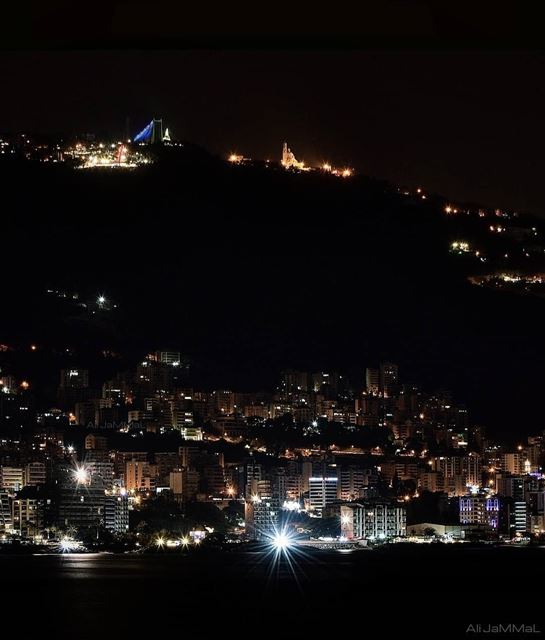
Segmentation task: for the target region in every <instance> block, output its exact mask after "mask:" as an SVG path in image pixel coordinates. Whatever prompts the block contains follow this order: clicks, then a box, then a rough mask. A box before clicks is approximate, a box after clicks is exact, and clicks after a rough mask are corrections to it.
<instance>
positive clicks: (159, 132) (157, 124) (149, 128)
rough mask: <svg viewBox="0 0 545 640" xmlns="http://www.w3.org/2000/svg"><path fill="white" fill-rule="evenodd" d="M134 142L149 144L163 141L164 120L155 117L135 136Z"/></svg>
mask: <svg viewBox="0 0 545 640" xmlns="http://www.w3.org/2000/svg"><path fill="white" fill-rule="evenodd" d="M133 142H144V143H148V144H156V143H159V142H163V120H156V119H155V118H154V119H153V120H152V121H151V122H150V123H149V124H147V125H146V126H145V127H144V128H143V129H142V131H140V133H137V134H136V135H135V136H134V140H133Z"/></svg>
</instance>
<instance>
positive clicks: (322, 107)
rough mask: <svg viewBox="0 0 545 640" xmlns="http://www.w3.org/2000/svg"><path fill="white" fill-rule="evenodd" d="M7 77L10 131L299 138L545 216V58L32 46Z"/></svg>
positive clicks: (309, 154) (312, 153) (307, 150)
mask: <svg viewBox="0 0 545 640" xmlns="http://www.w3.org/2000/svg"><path fill="white" fill-rule="evenodd" d="M0 73H1V76H2V78H3V95H4V99H3V100H2V101H1V104H0V130H2V131H6V132H13V131H19V130H25V131H34V132H46V133H53V132H59V133H63V134H73V133H83V132H96V133H97V134H99V135H100V134H105V135H112V136H121V135H124V132H125V128H126V118H127V117H129V118H130V131H131V133H132V135H134V134H135V133H136V132H137V131H139V130H140V129H141V128H142V127H143V126H144V125H145V124H146V123H147V122H148V121H149V120H150V119H151V117H153V116H156V117H162V118H163V120H164V122H165V124H166V125H167V126H169V128H170V130H171V132H172V133H173V135H174V136H176V137H178V138H179V139H183V140H189V141H192V142H195V143H198V144H201V145H203V146H205V147H206V148H208V149H209V150H211V151H212V152H216V153H221V154H225V153H228V152H230V151H234V150H236V151H237V152H240V153H243V154H245V155H247V156H250V157H254V158H267V157H271V158H278V156H279V153H280V149H281V144H282V141H283V140H287V141H288V142H289V143H290V145H291V146H292V148H293V149H294V151H295V152H296V154H297V156H298V157H301V158H302V159H304V160H305V161H306V162H307V163H311V164H312V163H318V162H322V161H324V160H328V161H331V162H333V163H340V164H350V165H351V166H353V167H355V168H356V169H358V170H359V171H361V172H363V173H365V174H368V175H372V176H376V177H383V178H386V179H389V180H392V181H394V182H397V183H402V184H407V185H412V186H416V185H424V186H426V187H427V188H428V189H429V190H431V191H435V192H439V193H443V194H445V195H447V196H449V197H452V198H459V199H465V200H470V201H477V202H483V203H484V204H489V205H493V206H494V205H496V206H503V207H509V208H514V209H515V210H527V211H530V212H532V213H536V214H537V215H545V192H544V191H543V189H542V187H541V183H542V175H543V149H544V148H545V125H544V122H543V114H544V113H545V86H544V85H543V82H542V81H541V79H542V78H543V77H544V75H545V54H544V53H531V52H523V51H516V50H512V51H499V52H489V51H488V52H485V51H471V52H470V51H460V50H457V51H445V50H442V49H430V50H427V51H415V50H400V51H397V52H395V51H384V50H381V51H378V50H377V51H355V52H350V51H337V50H329V51H325V50H322V51H302V50H296V51H278V50H277V51H257V50H256V51H245V52H242V51H232V50H217V51H212V50H208V51H205V50H192V51H189V50H188V51H164V50H159V51H152V50H148V51H110V52H104V51H67V50H63V51H55V52H53V51H50V52H43V51H42V52H25V51H20V52H4V53H3V54H2V55H1V57H0ZM6 98H7V99H6ZM37 105H40V108H36V107H37Z"/></svg>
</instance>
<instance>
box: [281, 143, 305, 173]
mask: <svg viewBox="0 0 545 640" xmlns="http://www.w3.org/2000/svg"><path fill="white" fill-rule="evenodd" d="M281 163H282V166H283V167H284V168H285V169H300V170H305V169H306V167H305V163H304V162H299V160H297V158H296V157H295V155H294V154H293V151H292V150H291V149H290V148H289V147H288V143H287V142H284V145H283V147H282V160H281Z"/></svg>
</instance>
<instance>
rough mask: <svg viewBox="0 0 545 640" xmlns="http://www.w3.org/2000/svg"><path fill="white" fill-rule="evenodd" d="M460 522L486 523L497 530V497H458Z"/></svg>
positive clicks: (498, 503)
mask: <svg viewBox="0 0 545 640" xmlns="http://www.w3.org/2000/svg"><path fill="white" fill-rule="evenodd" d="M459 507H460V524H462V525H463V524H469V525H486V526H488V527H490V528H491V529H494V530H497V529H498V526H499V518H500V500H499V498H495V497H493V498H490V497H488V496H480V495H475V496H463V497H461V498H460V499H459Z"/></svg>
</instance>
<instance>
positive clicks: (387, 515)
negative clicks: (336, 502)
mask: <svg viewBox="0 0 545 640" xmlns="http://www.w3.org/2000/svg"><path fill="white" fill-rule="evenodd" d="M406 525H407V516H406V509H405V506H404V505H402V504H400V503H397V502H390V501H389V500H383V499H375V500H366V501H364V502H357V503H350V504H343V505H342V506H341V535H342V536H343V537H345V538H347V539H349V540H353V539H367V540H390V539H393V538H399V537H402V536H405V535H406V531H407V526H406Z"/></svg>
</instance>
